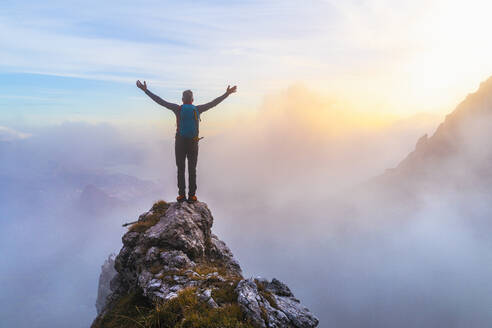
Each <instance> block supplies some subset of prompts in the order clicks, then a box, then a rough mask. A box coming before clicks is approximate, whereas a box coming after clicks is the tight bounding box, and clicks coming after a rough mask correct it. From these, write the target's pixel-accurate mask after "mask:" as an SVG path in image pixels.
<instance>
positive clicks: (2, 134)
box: [0, 126, 31, 141]
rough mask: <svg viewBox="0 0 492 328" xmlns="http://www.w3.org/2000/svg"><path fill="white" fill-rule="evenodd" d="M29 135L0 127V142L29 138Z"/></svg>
mask: <svg viewBox="0 0 492 328" xmlns="http://www.w3.org/2000/svg"><path fill="white" fill-rule="evenodd" d="M30 136H31V135H30V134H29V133H23V132H19V131H16V130H14V129H11V128H9V127H6V126H0V141H13V140H19V139H26V138H29V137H30Z"/></svg>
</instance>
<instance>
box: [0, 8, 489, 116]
mask: <svg viewBox="0 0 492 328" xmlns="http://www.w3.org/2000/svg"><path fill="white" fill-rule="evenodd" d="M489 9H491V6H490V5H488V4H486V3H484V2H481V1H470V2H467V3H466V4H460V3H454V2H453V3H450V2H443V1H439V0H432V1H423V0H417V1H413V2H406V1H389V0H388V1H384V0H366V1H361V0H359V1H355V0H353V1H343V2H340V1H321V0H318V1H315V0H309V1H294V0H283V1H277V0H274V1H179V2H176V1H139V2H136V1H104V2H100V1H92V0H90V1H83V2H82V1H49V2H39V1H22V2H19V1H2V3H1V4H0V31H1V32H0V88H1V90H0V114H1V116H0V125H3V126H15V125H23V124H51V123H53V122H62V121H65V120H85V121H115V122H116V121H118V120H120V121H125V120H126V121H134V120H153V119H156V118H158V116H156V115H157V114H155V113H153V112H152V111H153V110H154V109H153V107H152V106H153V105H152V104H151V103H149V102H148V101H147V100H144V98H145V97H143V95H142V94H141V93H139V92H138V90H137V89H136V88H135V87H134V82H135V80H136V79H145V80H147V81H148V82H149V86H150V88H151V90H154V91H156V93H158V94H159V95H161V96H162V97H164V98H167V100H169V101H176V102H177V101H179V99H180V92H181V91H182V90H183V89H187V88H191V89H192V90H194V91H195V94H196V96H195V99H196V101H197V102H198V103H200V102H205V101H209V100H211V99H212V98H214V97H215V96H218V95H220V94H221V93H223V91H224V89H225V87H226V86H227V84H229V83H230V84H238V86H239V92H238V94H237V95H234V97H231V99H228V101H227V103H225V104H224V108H226V109H230V108H235V109H237V110H255V109H256V108H257V107H258V105H259V104H260V103H261V102H262V100H263V98H264V96H265V95H267V94H269V93H271V92H276V91H278V90H282V89H285V88H287V87H289V86H290V85H292V84H295V83H302V84H305V85H307V86H308V87H309V88H312V89H314V90H316V91H317V92H319V93H325V94H330V95H336V96H337V97H341V98H344V99H348V100H349V102H350V103H352V105H353V106H355V107H357V108H359V109H361V110H367V111H372V110H376V109H377V110H384V111H388V112H395V113H399V114H402V115H408V114H412V113H414V112H421V111H450V110H451V109H452V107H454V105H456V103H457V102H458V101H459V100H460V99H462V98H463V97H464V95H466V93H468V92H471V91H473V90H474V89H475V88H476V87H477V86H478V83H479V82H480V81H482V80H484V79H485V78H487V77H488V76H489V75H490V74H492V63H490V60H489V58H490V56H491V55H492V46H488V45H487V40H488V35H487V34H488V31H490V28H492V26H491V24H492V23H490V19H488V17H487V12H490V10H489ZM141 109H143V110H141ZM219 115H222V114H219Z"/></svg>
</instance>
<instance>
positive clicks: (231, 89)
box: [226, 85, 237, 95]
mask: <svg viewBox="0 0 492 328" xmlns="http://www.w3.org/2000/svg"><path fill="white" fill-rule="evenodd" d="M236 90H237V86H233V87H232V88H231V86H230V85H228V86H227V91H226V93H227V94H228V95H230V94H231V93H234V92H236Z"/></svg>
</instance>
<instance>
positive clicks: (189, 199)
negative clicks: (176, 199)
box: [187, 195, 198, 204]
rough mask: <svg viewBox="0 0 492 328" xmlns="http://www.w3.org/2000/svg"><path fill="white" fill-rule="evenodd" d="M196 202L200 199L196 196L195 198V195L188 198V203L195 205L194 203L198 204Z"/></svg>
mask: <svg viewBox="0 0 492 328" xmlns="http://www.w3.org/2000/svg"><path fill="white" fill-rule="evenodd" d="M196 201H198V198H196V196H195V195H193V196H188V199H187V202H188V203H190V204H191V203H194V202H196Z"/></svg>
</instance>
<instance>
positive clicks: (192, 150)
mask: <svg viewBox="0 0 492 328" xmlns="http://www.w3.org/2000/svg"><path fill="white" fill-rule="evenodd" d="M174 149H175V152H176V166H177V167H178V190H179V194H180V195H183V196H184V195H186V182H185V162H186V159H188V195H189V196H194V195H195V192H196V163H197V160H198V141H197V140H193V139H191V138H185V137H181V136H176V142H175V144H174Z"/></svg>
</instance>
